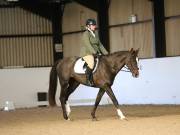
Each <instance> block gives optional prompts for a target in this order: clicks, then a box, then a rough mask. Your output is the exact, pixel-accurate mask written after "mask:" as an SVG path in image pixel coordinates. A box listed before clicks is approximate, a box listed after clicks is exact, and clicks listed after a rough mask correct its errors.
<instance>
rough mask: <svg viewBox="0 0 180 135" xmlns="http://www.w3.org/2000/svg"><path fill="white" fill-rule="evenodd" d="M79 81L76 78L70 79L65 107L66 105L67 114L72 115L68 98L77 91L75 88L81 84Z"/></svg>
mask: <svg viewBox="0 0 180 135" xmlns="http://www.w3.org/2000/svg"><path fill="white" fill-rule="evenodd" d="M79 84H80V83H79V82H77V81H75V80H74V79H70V80H69V86H68V88H67V91H66V92H65V102H66V103H65V107H66V113H67V116H69V115H70V112H71V108H70V105H69V103H68V98H69V96H70V95H71V93H73V92H74V91H75V89H76V88H77V87H78V86H79Z"/></svg>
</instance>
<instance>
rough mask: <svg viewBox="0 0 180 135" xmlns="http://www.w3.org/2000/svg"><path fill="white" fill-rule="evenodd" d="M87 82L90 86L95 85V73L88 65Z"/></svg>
mask: <svg viewBox="0 0 180 135" xmlns="http://www.w3.org/2000/svg"><path fill="white" fill-rule="evenodd" d="M85 73H86V83H87V84H88V85H90V86H93V85H94V82H93V73H92V69H90V68H89V67H88V66H86V71H85Z"/></svg>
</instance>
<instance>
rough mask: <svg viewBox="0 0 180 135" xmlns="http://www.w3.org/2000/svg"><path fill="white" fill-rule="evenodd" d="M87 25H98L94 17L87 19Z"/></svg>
mask: <svg viewBox="0 0 180 135" xmlns="http://www.w3.org/2000/svg"><path fill="white" fill-rule="evenodd" d="M87 25H96V20H94V19H87V21H86V26H87Z"/></svg>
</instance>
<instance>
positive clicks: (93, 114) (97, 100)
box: [91, 89, 105, 120]
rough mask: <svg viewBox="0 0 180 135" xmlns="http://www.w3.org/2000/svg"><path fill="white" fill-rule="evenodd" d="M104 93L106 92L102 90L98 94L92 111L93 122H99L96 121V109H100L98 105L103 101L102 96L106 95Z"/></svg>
mask: <svg viewBox="0 0 180 135" xmlns="http://www.w3.org/2000/svg"><path fill="white" fill-rule="evenodd" d="M104 93H105V91H104V90H103V89H100V90H99V92H98V94H97V97H96V102H95V105H94V108H93V110H92V112H91V116H92V119H93V120H97V119H96V116H95V113H96V109H97V107H98V105H99V102H100V101H101V98H102V96H103V95H104Z"/></svg>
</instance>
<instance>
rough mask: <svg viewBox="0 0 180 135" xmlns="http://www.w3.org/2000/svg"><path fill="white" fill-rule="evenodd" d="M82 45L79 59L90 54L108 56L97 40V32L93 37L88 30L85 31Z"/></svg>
mask: <svg viewBox="0 0 180 135" xmlns="http://www.w3.org/2000/svg"><path fill="white" fill-rule="evenodd" d="M82 43H83V44H82V45H81V51H80V56H81V57H83V56H86V55H91V54H104V55H105V54H108V52H107V50H106V49H105V48H104V46H103V45H102V43H101V42H100V40H99V36H98V33H97V31H96V32H95V37H94V36H93V35H92V33H91V32H90V31H89V30H86V31H85V32H84V33H83V38H82Z"/></svg>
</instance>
